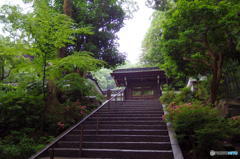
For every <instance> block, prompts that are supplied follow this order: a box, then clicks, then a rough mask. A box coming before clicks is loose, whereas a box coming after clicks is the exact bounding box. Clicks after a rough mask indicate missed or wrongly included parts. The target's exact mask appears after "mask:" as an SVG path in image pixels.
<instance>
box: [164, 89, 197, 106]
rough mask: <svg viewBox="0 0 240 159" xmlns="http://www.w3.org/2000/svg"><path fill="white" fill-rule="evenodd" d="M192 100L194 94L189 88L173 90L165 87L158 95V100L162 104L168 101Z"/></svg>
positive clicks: (185, 101) (178, 102)
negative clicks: (160, 94)
mask: <svg viewBox="0 0 240 159" xmlns="http://www.w3.org/2000/svg"><path fill="white" fill-rule="evenodd" d="M193 100H194V94H193V92H191V90H190V89H189V88H186V87H185V88H182V89H181V90H180V91H174V90H173V89H165V91H163V95H162V96H161V97H160V101H161V102H162V103H164V104H170V103H177V104H182V103H187V102H191V101H193Z"/></svg>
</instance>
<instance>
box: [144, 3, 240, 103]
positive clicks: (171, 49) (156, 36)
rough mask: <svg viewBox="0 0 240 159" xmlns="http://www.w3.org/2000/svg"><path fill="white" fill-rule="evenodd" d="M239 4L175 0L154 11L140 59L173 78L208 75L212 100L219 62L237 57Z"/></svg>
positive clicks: (214, 96) (215, 91)
mask: <svg viewBox="0 0 240 159" xmlns="http://www.w3.org/2000/svg"><path fill="white" fill-rule="evenodd" d="M151 2H152V1H151ZM155 2H159V4H161V3H162V2H165V1H155ZM239 6H240V4H239V2H238V1H232V0H222V1H218V0H212V1H209V0H197V1H188V0H177V2H176V3H175V4H174V5H172V6H171V8H170V9H168V10H167V11H164V12H161V11H157V12H156V13H155V14H156V16H154V18H153V22H152V26H151V28H150V29H149V32H148V34H147V35H146V38H145V40H144V44H143V47H144V50H145V52H144V56H143V59H144V60H145V61H147V62H148V63H153V64H155V65H159V66H160V67H161V68H162V69H164V70H165V71H166V72H167V74H168V75H169V76H170V77H173V78H176V79H181V80H183V79H184V78H182V77H183V75H184V76H185V77H190V76H192V77H196V76H198V75H199V74H201V75H206V76H209V77H212V81H211V84H210V85H211V102H214V100H216V96H217V94H218V87H219V85H220V81H221V77H222V75H221V71H222V69H223V67H224V66H223V63H225V62H226V61H228V59H240V56H239V47H238V46H239V31H240V30H239V22H240V19H239V16H238V11H237V10H239Z"/></svg>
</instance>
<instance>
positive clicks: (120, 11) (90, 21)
mask: <svg viewBox="0 0 240 159" xmlns="http://www.w3.org/2000/svg"><path fill="white" fill-rule="evenodd" d="M66 2H67V1H64V4H68V3H66ZM126 4H129V6H133V7H129V6H127V5H126ZM62 6H63V1H62V0H55V1H54V7H55V8H56V9H57V10H58V11H59V12H62V13H64V12H66V7H65V8H63V7H62ZM64 6H66V5H64ZM68 6H69V5H68ZM126 6H127V7H126ZM135 8H136V7H135V3H134V2H132V1H131V0H106V1H102V0H87V1H79V0H72V14H71V15H72V16H71V17H72V19H73V20H74V21H75V22H76V23H77V26H76V27H82V26H89V27H91V28H92V31H93V32H94V34H92V35H89V34H85V35H84V34H76V35H75V36H76V40H75V43H74V44H72V45H68V47H67V48H65V52H66V54H67V55H69V54H71V53H72V52H74V51H89V52H92V53H94V57H95V58H97V59H101V60H104V61H106V62H107V63H108V64H109V66H115V65H117V64H122V63H123V62H124V61H125V55H124V54H123V53H121V52H119V51H118V49H117V47H118V43H117V35H116V33H117V32H118V31H119V30H120V29H121V28H122V27H123V25H124V20H125V19H126V18H129V15H130V14H127V13H129V12H131V11H132V10H135ZM68 10H69V9H68Z"/></svg>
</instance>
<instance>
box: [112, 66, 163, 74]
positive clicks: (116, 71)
mask: <svg viewBox="0 0 240 159" xmlns="http://www.w3.org/2000/svg"><path fill="white" fill-rule="evenodd" d="M153 70H159V71H161V70H160V69H159V68H158V67H136V68H125V69H116V70H114V71H113V73H118V72H135V71H136V72H139V71H153Z"/></svg>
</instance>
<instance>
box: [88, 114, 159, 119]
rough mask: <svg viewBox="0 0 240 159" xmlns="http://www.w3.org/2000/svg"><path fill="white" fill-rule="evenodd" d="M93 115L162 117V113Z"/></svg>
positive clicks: (98, 115) (102, 115)
mask: <svg viewBox="0 0 240 159" xmlns="http://www.w3.org/2000/svg"><path fill="white" fill-rule="evenodd" d="M92 117H160V118H161V117H162V114H120V113H117V114H107V113H104V114H96V115H93V116H92Z"/></svg>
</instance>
